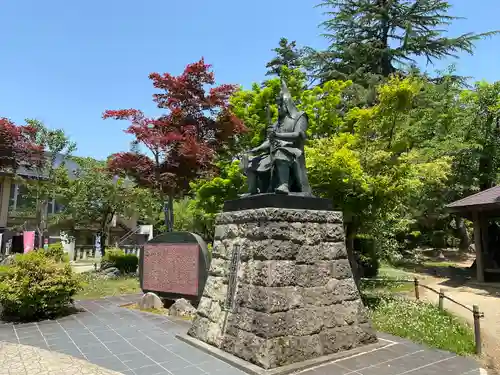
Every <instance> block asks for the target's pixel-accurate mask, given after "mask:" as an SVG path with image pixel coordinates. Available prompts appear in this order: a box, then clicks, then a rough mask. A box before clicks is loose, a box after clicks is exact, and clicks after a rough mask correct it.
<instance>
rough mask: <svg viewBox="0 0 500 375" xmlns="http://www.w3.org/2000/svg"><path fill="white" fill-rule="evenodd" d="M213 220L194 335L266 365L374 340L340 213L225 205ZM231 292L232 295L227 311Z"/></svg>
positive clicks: (313, 355) (285, 362)
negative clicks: (210, 254)
mask: <svg viewBox="0 0 500 375" xmlns="http://www.w3.org/2000/svg"><path fill="white" fill-rule="evenodd" d="M216 223H217V224H216V236H215V237H216V239H215V241H214V251H213V260H212V267H211V271H210V275H209V278H208V281H207V284H206V286H205V292H204V296H203V298H202V300H201V301H200V304H199V307H198V312H197V316H196V317H195V319H194V322H193V327H192V328H191V330H190V331H189V334H190V335H191V336H193V337H194V338H197V339H199V340H201V341H204V342H205V343H208V344H211V345H214V346H216V347H218V348H220V349H222V350H224V351H226V352H228V353H230V354H233V355H235V356H237V357H239V358H241V359H243V360H246V361H249V362H251V363H253V364H256V365H258V366H260V367H262V368H265V369H273V368H276V367H279V366H284V365H289V364H293V363H295V362H300V361H304V360H307V359H312V358H316V357H320V356H323V355H328V354H332V353H335V352H337V351H343V350H350V349H352V348H355V347H358V346H362V345H366V344H369V343H372V342H374V341H376V335H375V333H374V331H373V329H372V328H371V326H370V323H369V320H368V316H367V314H366V311H365V309H364V306H363V304H362V302H361V298H360V295H359V291H358V289H357V286H356V284H355V282H354V280H353V278H352V271H351V268H350V264H349V261H348V259H347V252H346V248H345V245H344V242H343V241H344V232H343V224H342V215H341V214H340V213H337V212H328V211H308V210H292V209H277V208H264V209H258V210H245V211H235V212H225V213H223V214H221V215H219V216H218V217H217V219H216ZM235 245H239V246H240V247H239V249H240V253H239V262H238V264H237V265H236V269H233V268H232V267H230V260H231V259H232V252H233V250H234V249H235ZM230 270H234V271H236V272H237V274H236V276H237V277H236V278H232V277H230V275H229V273H230V272H231V271H230ZM232 280H236V282H235V283H234V284H233V281H232ZM229 284H230V285H229ZM229 291H233V292H232V294H231V295H228V292H229ZM226 298H228V300H229V301H230V300H231V298H234V301H232V303H231V305H230V307H228V310H226V307H225V301H226Z"/></svg>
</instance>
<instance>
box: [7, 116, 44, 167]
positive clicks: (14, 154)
mask: <svg viewBox="0 0 500 375" xmlns="http://www.w3.org/2000/svg"><path fill="white" fill-rule="evenodd" d="M36 135H37V130H36V128H35V127H33V126H30V125H16V124H15V123H14V122H12V121H11V120H9V119H7V118H5V117H0V171H2V172H7V173H16V172H17V171H18V169H19V168H20V167H21V166H22V167H24V168H26V169H33V168H39V167H41V166H42V162H43V158H42V156H43V147H42V146H40V145H39V144H37V142H36Z"/></svg>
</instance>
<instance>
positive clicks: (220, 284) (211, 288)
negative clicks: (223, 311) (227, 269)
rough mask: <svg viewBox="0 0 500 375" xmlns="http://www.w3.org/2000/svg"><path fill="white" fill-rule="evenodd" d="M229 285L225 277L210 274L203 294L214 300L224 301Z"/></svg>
mask: <svg viewBox="0 0 500 375" xmlns="http://www.w3.org/2000/svg"><path fill="white" fill-rule="evenodd" d="M226 294H227V285H225V284H224V278H222V277H216V276H209V278H208V280H207V283H206V285H205V290H204V291H203V296H204V297H208V298H211V299H212V300H214V301H219V302H223V301H225V299H226Z"/></svg>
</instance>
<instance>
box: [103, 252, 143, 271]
mask: <svg viewBox="0 0 500 375" xmlns="http://www.w3.org/2000/svg"><path fill="white" fill-rule="evenodd" d="M103 263H104V264H106V265H109V266H111V267H116V268H118V270H119V271H120V272H121V273H123V274H127V273H134V272H137V267H138V265H139V258H138V257H137V255H135V254H125V252H124V251H123V250H121V249H109V250H106V254H105V255H104V257H103V258H102V262H101V267H102V264H103Z"/></svg>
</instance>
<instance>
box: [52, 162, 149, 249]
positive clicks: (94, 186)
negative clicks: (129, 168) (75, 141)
mask: <svg viewBox="0 0 500 375" xmlns="http://www.w3.org/2000/svg"><path fill="white" fill-rule="evenodd" d="M79 164H80V168H79V169H78V170H77V171H75V176H74V178H73V177H71V176H69V175H68V174H67V173H65V172H66V171H64V170H61V169H60V170H58V171H57V172H58V173H57V194H56V199H57V201H58V202H59V203H60V204H61V206H62V209H61V211H60V212H59V213H57V214H56V215H55V216H54V222H55V224H57V225H58V226H60V227H61V229H64V230H66V231H68V232H69V233H70V234H71V233H75V232H76V231H77V230H78V229H94V228H95V229H97V230H98V231H99V232H100V234H101V243H102V249H103V251H104V250H105V245H106V239H107V236H108V233H109V230H110V227H111V225H112V222H113V221H114V218H116V217H121V218H131V217H133V216H137V215H138V213H139V214H140V213H141V207H144V206H148V207H152V206H153V205H154V203H155V202H150V203H149V204H148V203H147V201H148V197H149V199H154V197H151V195H149V194H148V193H149V192H146V191H145V190H144V189H142V188H139V187H136V186H135V185H134V184H133V183H132V182H131V181H129V180H126V179H124V178H119V177H116V176H113V175H112V174H111V173H110V172H109V171H108V170H107V169H106V164H105V163H104V162H99V161H96V160H94V159H91V158H82V159H79ZM144 212H145V211H143V212H142V213H144Z"/></svg>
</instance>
